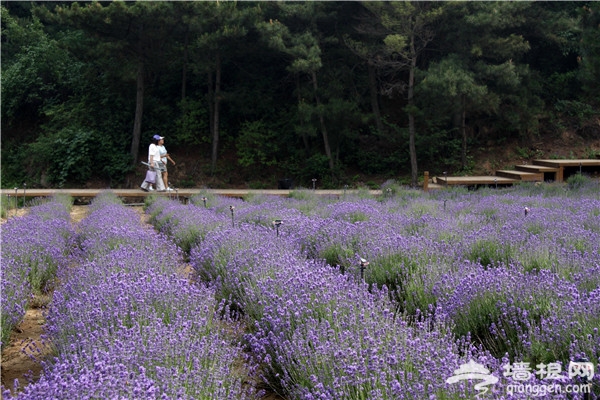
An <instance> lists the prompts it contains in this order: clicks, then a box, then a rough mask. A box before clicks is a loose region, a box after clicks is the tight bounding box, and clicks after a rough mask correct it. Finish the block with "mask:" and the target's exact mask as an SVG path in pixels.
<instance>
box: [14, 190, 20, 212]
mask: <svg viewBox="0 0 600 400" xmlns="http://www.w3.org/2000/svg"><path fill="white" fill-rule="evenodd" d="M18 196H19V188H18V187H16V188H15V211H16V210H17V208H18V207H19V204H18V202H17V200H19V198H18Z"/></svg>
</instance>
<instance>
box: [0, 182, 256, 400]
mask: <svg viewBox="0 0 600 400" xmlns="http://www.w3.org/2000/svg"><path fill="white" fill-rule="evenodd" d="M90 208H91V213H90V214H89V216H88V217H86V218H85V219H84V220H83V221H82V222H81V223H80V225H79V226H78V233H77V235H76V236H75V237H76V242H77V245H78V246H77V247H78V249H79V250H80V254H79V255H78V258H77V260H76V262H74V263H73V266H72V267H71V268H69V269H68V270H67V269H63V270H61V271H59V276H58V279H59V281H60V282H61V284H60V285H59V286H58V287H57V288H56V289H55V291H54V296H53V299H52V302H51V305H50V307H49V311H48V315H47V324H46V331H47V339H48V341H49V343H51V345H52V347H53V349H54V352H55V357H54V359H53V360H52V361H50V362H47V363H46V364H45V365H44V372H43V374H42V376H41V378H40V379H39V381H37V382H35V383H31V384H30V385H28V386H26V387H25V388H23V390H22V391H21V392H19V393H17V394H15V395H13V396H14V397H11V394H10V393H9V392H8V391H5V393H4V396H5V398H7V399H10V398H18V399H48V398H65V399H66V398H106V399H108V398H119V399H121V398H128V399H157V398H162V399H170V398H178V399H186V398H189V399H198V398H213V399H241V398H242V399H243V398H247V397H250V395H251V394H252V391H251V388H250V387H249V386H248V385H245V383H244V381H243V379H242V377H243V376H245V375H247V374H248V370H249V368H250V367H248V366H247V365H246V364H244V363H243V362H242V361H241V360H243V357H242V349H241V347H240V345H238V344H237V340H238V338H239V334H237V333H236V332H237V331H238V328H239V326H238V324H237V323H235V322H234V321H230V320H227V319H226V318H224V317H223V316H224V315H228V314H229V312H228V311H227V310H224V309H223V306H222V305H221V304H219V303H218V302H216V300H215V291H214V289H212V288H208V287H205V286H198V285H194V284H191V283H190V282H189V279H187V278H186V277H185V276H183V275H182V274H181V273H180V272H178V271H177V270H176V269H177V267H178V266H180V265H181V251H180V250H179V249H178V248H177V247H176V246H175V245H174V244H173V243H172V242H171V241H169V240H168V239H167V238H166V237H165V236H164V235H160V234H158V233H157V232H156V231H154V230H153V229H151V228H150V229H149V228H148V227H146V226H144V225H143V224H142V223H141V220H140V216H139V214H137V213H136V212H135V211H134V210H132V209H128V208H126V207H125V206H123V205H122V204H120V202H119V201H118V199H117V198H116V197H115V196H114V195H112V194H110V193H106V194H104V195H102V196H100V197H98V198H97V199H96V200H95V201H94V203H93V204H92V205H91V206H90Z"/></svg>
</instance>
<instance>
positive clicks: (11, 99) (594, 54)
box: [1, 1, 600, 187]
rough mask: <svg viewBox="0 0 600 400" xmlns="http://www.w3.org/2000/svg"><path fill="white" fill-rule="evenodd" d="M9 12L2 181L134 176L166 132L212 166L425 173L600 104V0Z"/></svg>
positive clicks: (25, 7)
mask: <svg viewBox="0 0 600 400" xmlns="http://www.w3.org/2000/svg"><path fill="white" fill-rule="evenodd" d="M1 12H2V15H1V17H2V43H1V45H2V77H1V79H2V81H1V85H2V186H3V187H12V186H14V185H16V186H19V185H21V184H22V183H23V182H27V183H28V186H29V187H34V186H36V185H38V186H39V185H47V186H52V187H66V186H68V185H78V184H82V183H84V182H86V181H88V180H90V179H100V180H104V181H106V182H109V184H110V185H113V187H116V186H117V185H123V184H125V183H126V177H127V175H128V174H131V173H132V171H134V170H135V168H136V167H139V165H140V160H142V159H143V158H145V157H146V150H147V146H148V144H149V141H150V138H151V137H152V135H154V134H157V133H158V134H160V135H163V136H167V137H168V143H167V148H168V149H169V150H171V151H173V150H174V149H176V150H177V152H178V153H180V154H181V153H186V154H188V155H191V156H195V157H197V159H198V160H199V162H201V167H200V168H201V171H199V173H200V172H201V173H204V174H212V175H218V174H224V173H227V171H230V170H231V168H235V169H236V170H239V171H243V173H244V174H245V176H247V177H248V179H260V178H261V176H262V175H261V174H272V173H273V171H276V172H275V173H276V174H277V175H278V176H281V177H283V176H286V177H292V178H294V179H296V180H297V181H302V180H304V181H310V178H312V177H318V178H319V179H320V182H322V183H323V185H325V186H327V185H329V186H335V185H338V184H340V182H341V180H342V179H343V177H344V176H345V175H346V174H347V173H348V171H349V170H353V171H355V170H358V171H363V172H365V173H371V174H382V175H385V174H389V173H390V171H396V172H397V171H401V170H403V171H407V174H409V175H410V181H411V183H413V184H416V182H417V179H418V177H419V174H420V173H421V172H422V170H423V168H424V166H425V167H431V168H432V169H433V171H435V170H436V169H437V170H440V171H441V170H448V171H454V172H460V171H467V170H468V169H469V168H470V167H472V166H470V163H471V158H470V154H471V152H472V150H473V149H474V148H476V147H477V146H478V145H480V144H481V143H484V142H489V141H493V142H500V141H503V140H508V139H515V138H517V139H520V140H523V142H526V141H528V140H532V138H535V137H536V136H538V135H540V134H541V133H544V134H549V133H550V134H551V133H552V132H559V131H561V130H563V129H566V128H571V129H583V128H584V127H585V126H586V123H587V121H590V120H593V119H594V118H598V116H599V112H598V109H599V108H600V107H599V106H600V100H599V95H598V93H600V87H599V84H598V82H599V79H598V77H599V76H600V2H594V1H589V2H551V1H549V2H521V1H518V2H503V1H499V2H455V1H452V2H425V1H418V2H401V1H392V2H383V1H369V2H350V1H348V2H336V1H323V2H317V1H307V2H275V1H267V2H251V1H240V2H233V1H218V2H216V1H175V2H167V1H165V2H154V1H152V2H146V1H137V2H129V1H128V2H122V1H115V2H79V3H77V2H66V1H63V2H42V1H40V2H36V1H33V2H16V1H9V2H5V1H3V2H2V8H1ZM566 124H572V125H573V126H570V125H569V126H566ZM583 130H584V131H585V129H583ZM593 134H597V133H593ZM224 155H227V157H224ZM191 180H193V177H190V181H191ZM134 183H135V182H134ZM138 183H139V182H138Z"/></svg>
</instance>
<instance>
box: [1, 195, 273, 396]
mask: <svg viewBox="0 0 600 400" xmlns="http://www.w3.org/2000/svg"><path fill="white" fill-rule="evenodd" d="M134 209H135V211H136V212H137V213H138V214H139V215H140V220H141V221H142V223H144V224H149V219H150V216H149V215H147V214H146V213H144V210H143V207H135V208H134ZM25 213H26V210H24V209H20V210H17V213H16V215H19V216H22V215H24V214H25ZM87 214H88V207H87V206H73V207H72V208H71V221H72V223H73V224H78V223H79V222H80V221H81V220H82V219H84V218H85V217H86V216H87ZM13 216H14V214H10V216H9V218H11V217H13ZM2 222H6V220H3V221H2ZM179 272H180V273H181V274H182V275H184V276H191V275H192V268H191V265H190V264H185V265H184V266H182V267H181V268H179ZM51 299H52V293H49V294H47V295H44V296H36V297H35V298H34V299H33V300H32V302H31V304H30V308H29V309H28V310H27V311H26V313H25V317H24V318H23V320H22V321H21V323H20V324H19V325H18V326H17V327H16V328H15V329H14V330H13V332H12V335H11V338H10V342H9V344H8V345H7V346H6V347H5V348H4V350H2V364H1V376H2V386H3V387H4V389H9V390H10V391H11V392H12V393H13V394H14V391H13V388H14V382H15V380H17V381H18V389H17V390H22V389H23V388H24V387H25V386H26V385H27V384H28V383H29V382H35V381H37V380H38V379H39V377H40V376H41V374H42V365H41V362H40V361H41V360H44V359H46V358H48V356H49V354H50V350H51V349H50V347H49V346H46V345H44V343H43V340H42V335H43V334H44V324H45V322H46V320H45V318H44V310H45V308H46V305H48V304H49V302H50V300H51ZM262 399H263V400H281V399H282V397H280V396H278V395H277V394H275V393H272V392H267V394H266V395H265V396H263V397H262ZM0 400H2V393H1V392H0Z"/></svg>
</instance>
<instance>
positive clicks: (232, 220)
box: [229, 206, 235, 228]
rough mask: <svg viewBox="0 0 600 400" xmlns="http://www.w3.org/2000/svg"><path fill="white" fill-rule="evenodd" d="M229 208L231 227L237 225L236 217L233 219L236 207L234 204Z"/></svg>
mask: <svg viewBox="0 0 600 400" xmlns="http://www.w3.org/2000/svg"><path fill="white" fill-rule="evenodd" d="M229 210H231V227H232V228H233V227H235V222H234V219H233V210H235V207H234V206H229Z"/></svg>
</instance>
